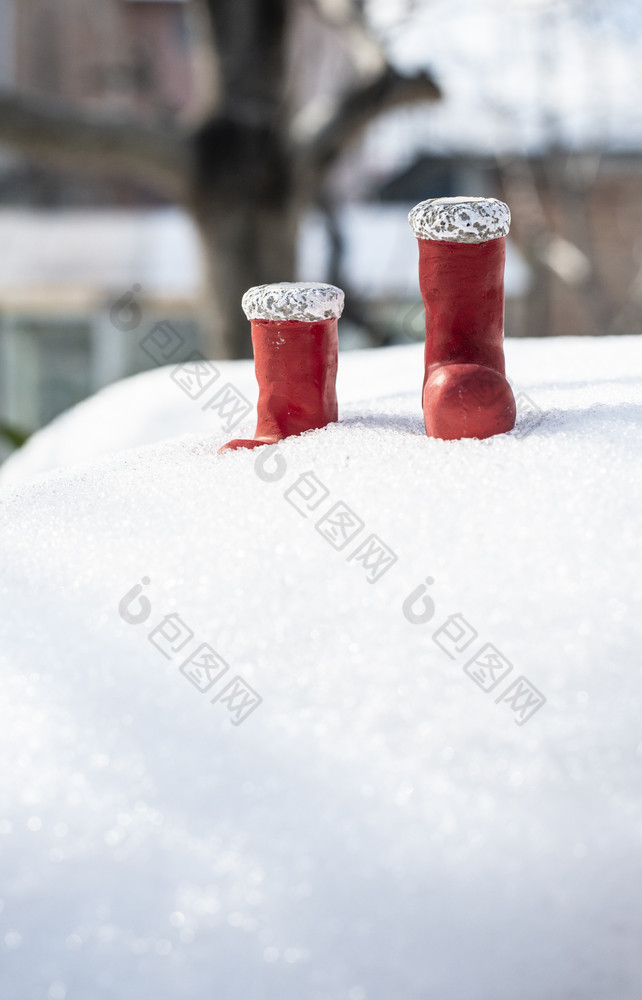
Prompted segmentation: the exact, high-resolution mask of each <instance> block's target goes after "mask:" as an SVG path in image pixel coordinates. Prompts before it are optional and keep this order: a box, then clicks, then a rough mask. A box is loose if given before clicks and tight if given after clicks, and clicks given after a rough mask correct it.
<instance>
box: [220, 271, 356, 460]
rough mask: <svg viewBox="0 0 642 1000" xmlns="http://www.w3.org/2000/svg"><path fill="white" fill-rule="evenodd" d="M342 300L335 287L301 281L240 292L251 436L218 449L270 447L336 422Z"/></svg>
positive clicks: (341, 294)
mask: <svg viewBox="0 0 642 1000" xmlns="http://www.w3.org/2000/svg"><path fill="white" fill-rule="evenodd" d="M343 302H344V295H343V292H342V291H341V289H340V288H336V287H335V286H334V285H324V284H310V283H305V282H283V283H282V284H278V285H258V286H257V287H256V288H250V290H249V291H248V292H246V293H245V295H244V296H243V310H244V312H245V315H246V316H247V318H248V319H249V320H250V322H251V324H252V346H253V348H254V369H255V372H256V380H257V382H258V384H259V400H258V403H257V425H256V432H255V436H254V438H253V439H251V440H244V439H238V440H235V441H230V442H229V443H228V444H226V445H223V447H222V448H221V449H220V451H226V450H229V449H232V450H234V449H237V448H258V447H260V446H261V445H264V444H274V443H275V442H276V441H280V440H282V438H285V437H289V436H290V435H292V434H303V433H304V431H311V430H316V429H317V428H319V427H325V426H326V424H330V423H332V422H333V421H335V420H336V419H337V416H338V407H337V392H336V379H337V362H338V335H337V324H338V320H339V317H340V316H341V313H342V312H343Z"/></svg>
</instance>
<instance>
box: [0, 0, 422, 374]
mask: <svg viewBox="0 0 642 1000" xmlns="http://www.w3.org/2000/svg"><path fill="white" fill-rule="evenodd" d="M190 6H191V8H192V10H193V14H194V16H195V17H196V18H197V19H198V20H197V22H196V23H197V25H198V27H197V29H196V33H197V37H198V40H199V43H200V44H199V46H198V48H199V53H200V54H201V56H202V52H203V50H205V51H206V52H207V61H208V63H209V72H206V73H205V74H201V78H202V79H205V80H207V88H208V90H209V93H208V94H207V95H206V96H207V97H208V98H209V101H205V102H204V104H205V106H207V105H209V106H208V110H207V111H205V112H204V113H203V115H202V117H201V120H200V121H199V122H198V123H197V124H196V125H195V126H194V127H191V128H186V127H185V126H184V125H181V124H180V123H179V121H178V120H177V121H175V122H173V123H172V124H171V125H170V126H169V127H167V126H165V125H163V126H161V125H150V124H143V123H140V122H138V121H131V120H114V119H113V118H110V119H109V120H105V119H98V118H97V117H96V116H95V115H87V114H85V113H82V112H79V111H78V110H77V109H75V108H71V107H67V106H64V107H63V106H59V105H54V104H52V103H50V102H49V101H46V102H45V101H42V100H39V99H34V98H33V97H28V96H25V95H21V94H19V93H14V92H12V93H5V94H4V95H1V96H0V142H3V143H7V144H10V145H12V146H14V147H15V148H16V149H18V150H20V151H21V152H22V153H24V154H26V155H30V156H32V157H35V158H36V159H37V160H38V161H39V162H40V163H46V164H62V165H68V166H70V167H72V168H77V167H80V168H83V169H88V170H91V171H94V172H102V173H107V174H111V175H120V176H125V177H128V178H131V179H134V180H137V181H142V182H143V183H144V184H146V185H148V186H153V187H155V188H156V189H157V190H158V191H159V192H162V194H163V195H164V196H165V197H169V198H170V199H172V200H176V201H178V202H180V203H181V204H183V205H184V206H185V207H186V208H187V209H188V210H189V211H190V212H191V213H192V215H193V217H194V219H195V221H196V224H197V226H198V229H199V231H200V233H201V236H202V239H203V245H204V248H205V255H206V261H207V279H208V290H209V292H210V293H211V295H210V297H211V302H210V309H209V315H208V317H207V327H208V329H209V331H210V336H209V343H208V347H209V351H210V353H211V355H212V356H215V357H247V356H249V355H250V354H251V344H250V339H249V331H248V324H247V322H246V320H245V318H244V316H243V314H242V311H241V308H240V301H241V296H242V294H243V292H244V291H245V290H246V289H247V288H248V287H250V286H251V285H255V284H261V283H264V282H271V281H283V280H292V279H293V278H294V275H295V252H296V238H297V227H298V222H299V219H300V218H301V215H302V212H303V211H304V210H305V209H306V208H307V207H309V206H311V205H313V204H315V203H318V202H319V201H321V200H322V199H323V197H324V189H325V187H326V183H327V178H328V174H329V172H330V171H331V169H332V167H333V166H334V164H335V163H336V161H337V160H338V159H339V157H340V156H341V154H342V153H343V152H344V150H345V149H346V147H347V146H348V145H349V144H350V143H351V142H352V141H353V140H354V139H355V138H356V137H357V136H358V135H359V134H360V133H361V132H362V131H363V130H364V129H365V128H366V127H367V125H368V124H369V123H370V122H371V121H372V119H373V118H374V117H375V116H377V115H379V114H380V113H382V112H385V111H387V110H389V109H391V108H394V107H397V106H400V105H404V104H409V103H413V102H418V101H424V100H435V99H437V98H438V97H439V90H438V88H437V86H436V84H435V83H434V81H433V80H432V78H431V76H430V75H429V74H428V73H425V72H422V73H418V74H416V75H414V76H406V75H402V74H400V73H398V72H397V71H396V70H395V69H394V67H392V66H391V65H390V64H389V62H388V60H387V59H386V57H385V55H384V53H383V51H382V49H381V47H380V46H379V44H378V43H377V42H376V40H375V39H374V37H373V36H372V34H371V33H370V31H369V28H368V25H367V22H366V20H365V16H364V11H363V3H362V2H361V0H192V3H191V5H190ZM304 8H305V9H306V11H308V12H312V13H313V14H314V17H315V18H316V19H317V24H318V28H319V31H320V32H321V31H323V30H324V29H323V25H324V24H325V25H326V26H327V25H330V26H331V27H332V29H333V31H334V32H335V35H336V44H337V45H339V44H343V46H344V47H345V50H346V52H347V53H348V54H349V57H350V61H351V64H352V67H353V71H352V74H351V79H350V82H349V83H348V85H347V86H346V87H345V89H344V90H343V91H342V92H340V93H337V94H336V96H335V95H334V94H333V87H332V83H333V81H327V80H326V81H324V82H323V87H322V90H323V92H322V93H317V94H314V95H311V96H310V97H309V99H308V100H307V101H306V103H305V105H304V106H302V107H299V108H295V106H294V102H292V101H291V100H290V99H289V98H290V94H289V87H288V85H289V83H290V80H289V70H290V67H291V59H290V58H289V47H290V45H291V44H292V38H293V33H292V30H291V26H292V20H293V18H294V16H295V15H297V14H298V13H300V11H301V10H302V9H304ZM203 39H206V40H207V45H206V46H204V45H203V44H202V43H203ZM313 55H314V53H313V52H309V53H308V58H310V57H311V56H313ZM201 68H202V58H201Z"/></svg>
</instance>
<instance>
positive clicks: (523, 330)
mask: <svg viewBox="0 0 642 1000" xmlns="http://www.w3.org/2000/svg"><path fill="white" fill-rule="evenodd" d="M641 65H642V7H641V6H640V4H639V3H636V2H634V0H553V2H549V0H94V2H93V3H92V2H87V0H0V247H1V252H0V460H2V458H3V457H6V455H7V454H8V453H9V452H10V450H11V449H13V448H15V447H17V446H19V445H20V443H21V442H22V441H24V440H25V439H26V437H28V435H29V434H30V433H33V432H34V431H35V430H36V429H38V428H39V427H42V426H43V425H44V424H46V423H48V422H49V421H50V420H51V419H53V418H54V417H55V416H56V415H57V414H59V413H61V412H62V411H63V410H65V409H67V408H68V407H70V406H72V405H74V404H75V403H76V402H78V401H79V400H81V399H83V398H85V397H86V396H88V395H90V394H91V393H93V392H95V391H96V390H98V389H99V388H101V387H102V386H104V385H107V384H108V383H110V382H112V381H115V380H117V379H119V378H122V377H124V376H127V375H130V374H133V373H135V372H138V371H142V370H144V369H146V368H150V367H153V366H154V364H157V363H158V358H152V357H150V355H149V353H148V352H146V351H145V350H144V349H141V342H142V341H143V340H144V338H145V337H146V335H148V334H149V332H150V330H153V329H155V328H156V324H158V323H160V324H162V325H163V326H161V327H160V328H159V329H165V330H167V329H168V327H167V324H170V325H171V329H172V330H173V331H177V332H178V337H176V336H174V337H173V340H172V343H173V345H174V346H175V345H178V347H176V349H174V347H173V348H172V355H171V357H168V358H166V359H161V360H168V361H170V360H171V361H172V362H176V363H178V362H181V361H184V360H185V359H187V358H189V357H191V356H194V354H195V352H201V354H203V355H204V356H206V357H208V358H240V357H250V356H251V344H250V339H249V326H248V324H247V322H246V320H245V318H244V316H243V314H242V312H241V310H240V298H241V295H242V293H243V291H244V290H245V289H246V288H248V287H250V286H251V285H253V284H258V283H263V282H269V281H278V280H297V279H298V280H325V281H331V282H333V283H336V284H339V285H340V286H341V287H343V288H344V289H345V291H346V293H347V307H346V313H345V318H344V320H343V321H342V323H341V341H342V347H343V348H344V349H357V348H363V347H372V346H375V347H385V346H386V345H390V344H399V343H409V342H412V341H417V340H421V339H423V312H422V308H421V303H420V300H419V290H418V285H417V259H416V258H417V251H416V243H415V241H414V239H413V237H412V234H411V232H410V229H409V227H408V224H407V213H408V211H409V209H410V208H411V207H412V205H413V204H415V203H416V202H418V201H421V200H423V199H424V198H430V197H437V196H440V195H454V194H483V195H492V196H496V197H500V198H502V199H503V200H505V201H507V202H508V203H509V205H510V207H511V210H512V214H513V226H512V230H511V236H510V239H509V248H508V261H507V272H506V296H507V309H506V335H507V336H510V337H523V336H528V337H534V336H535V337H544V336H559V335H574V336H575V335H577V336H581V335H589V336H596V335H605V334H632V333H635V334H637V333H640V332H642V69H641ZM170 339H171V338H170Z"/></svg>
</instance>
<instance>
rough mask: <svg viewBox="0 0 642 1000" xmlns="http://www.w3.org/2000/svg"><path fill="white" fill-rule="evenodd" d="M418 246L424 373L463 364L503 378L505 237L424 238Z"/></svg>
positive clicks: (419, 241)
mask: <svg viewBox="0 0 642 1000" xmlns="http://www.w3.org/2000/svg"><path fill="white" fill-rule="evenodd" d="M418 243H419V286H420V289H421V297H422V299H423V303H424V309H425V313H426V350H425V361H426V369H427V370H428V369H429V368H430V367H431V366H432V365H435V364H448V363H450V362H462V363H471V364H478V365H486V366H487V367H488V368H494V369H495V371H498V372H501V373H502V374H504V349H503V341H504V265H505V259H506V239H505V237H501V238H499V239H494V240H490V241H489V242H487V243H451V242H446V241H442V240H426V239H421V238H420V239H419V240H418Z"/></svg>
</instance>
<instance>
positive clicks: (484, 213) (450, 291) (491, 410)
mask: <svg viewBox="0 0 642 1000" xmlns="http://www.w3.org/2000/svg"><path fill="white" fill-rule="evenodd" d="M408 218H409V221H410V225H411V227H412V230H413V232H414V234H415V236H416V237H417V240H418V242H419V284H420V287H421V296H422V298H423V302H424V308H425V311H426V351H425V374H424V385H423V410H424V419H425V423H426V433H427V434H428V436H429V437H435V438H442V439H444V440H453V439H456V438H486V437H491V436H492V435H493V434H502V433H503V432H504V431H509V430H511V429H512V428H513V427H514V426H515V399H514V397H513V393H512V390H511V387H510V385H509V384H508V382H507V380H506V377H505V368H504V346H503V345H504V262H505V257H506V234H507V233H508V230H509V227H510V211H509V208H508V205H505V204H504V203H503V202H502V201H497V199H495V198H433V199H430V200H429V201H422V202H420V204H419V205H416V206H415V207H414V208H413V210H412V211H411V213H410V215H409V217H408Z"/></svg>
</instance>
